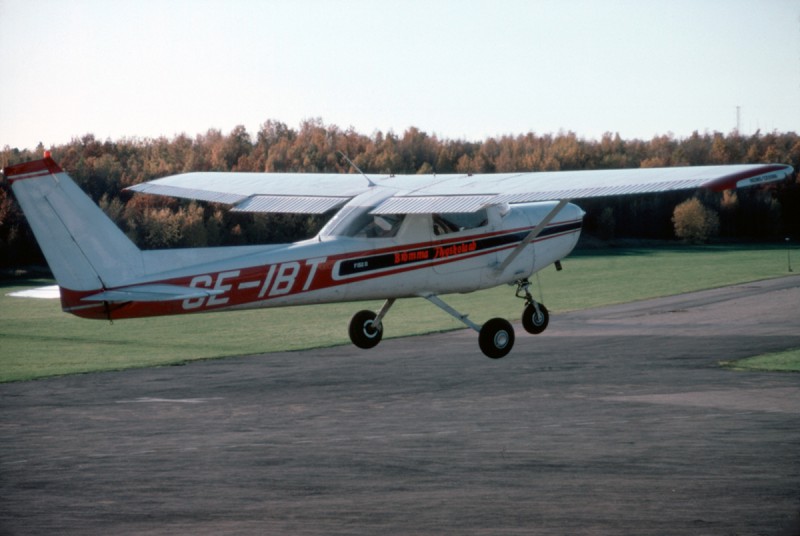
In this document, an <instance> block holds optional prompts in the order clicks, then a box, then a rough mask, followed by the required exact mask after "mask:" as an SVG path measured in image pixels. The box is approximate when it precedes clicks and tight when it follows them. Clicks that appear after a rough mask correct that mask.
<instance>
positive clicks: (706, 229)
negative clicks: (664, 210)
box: [672, 197, 719, 244]
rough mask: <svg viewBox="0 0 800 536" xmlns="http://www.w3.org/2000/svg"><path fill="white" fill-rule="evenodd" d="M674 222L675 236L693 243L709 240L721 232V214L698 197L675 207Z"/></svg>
mask: <svg viewBox="0 0 800 536" xmlns="http://www.w3.org/2000/svg"><path fill="white" fill-rule="evenodd" d="M672 223H673V224H674V225H675V236H677V237H678V238H681V239H683V240H686V241H688V242H691V243H693V244H700V243H703V242H707V241H708V239H709V238H711V237H713V236H716V235H717V233H718V232H719V216H718V215H717V213H716V212H714V211H713V210H711V209H709V208H708V207H706V206H704V205H703V204H702V203H701V202H700V200H699V199H697V198H696V197H693V198H691V199H687V200H686V201H684V202H683V203H681V204H679V205H678V206H676V207H675V212H674V213H673V216H672Z"/></svg>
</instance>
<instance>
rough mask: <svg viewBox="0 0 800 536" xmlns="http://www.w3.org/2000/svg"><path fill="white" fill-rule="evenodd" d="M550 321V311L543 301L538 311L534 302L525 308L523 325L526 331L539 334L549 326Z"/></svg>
mask: <svg viewBox="0 0 800 536" xmlns="http://www.w3.org/2000/svg"><path fill="white" fill-rule="evenodd" d="M549 322H550V313H549V312H548V311H547V307H545V306H544V305H542V304H541V303H540V304H539V311H538V312H537V311H536V306H534V305H533V304H532V303H531V304H529V305H528V306H527V307H525V310H524V311H523V312H522V327H524V328H525V331H527V332H528V333H533V334H534V335H538V334H539V333H541V332H543V331H544V330H545V328H547V324H548V323H549Z"/></svg>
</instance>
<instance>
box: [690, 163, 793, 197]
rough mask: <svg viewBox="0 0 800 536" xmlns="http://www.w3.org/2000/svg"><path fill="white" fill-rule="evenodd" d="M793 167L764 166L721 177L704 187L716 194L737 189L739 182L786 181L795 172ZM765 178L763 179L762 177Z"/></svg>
mask: <svg viewBox="0 0 800 536" xmlns="http://www.w3.org/2000/svg"><path fill="white" fill-rule="evenodd" d="M793 171H794V170H793V168H792V166H788V165H784V164H764V165H762V166H758V167H756V168H753V169H749V170H747V171H740V172H738V173H733V174H731V175H726V176H724V177H720V178H719V179H716V180H713V181H710V182H709V183H707V184H705V185H704V186H705V187H706V188H708V189H710V190H713V191H715V192H721V191H723V190H731V189H735V188H736V187H737V185H738V183H739V181H743V180H747V179H753V178H755V177H761V178H762V179H763V180H762V182H765V183H766V182H774V181H778V180H782V179H785V178H786V177H788V176H789V175H790V174H791V173H792V172H793ZM762 176H763V177H762Z"/></svg>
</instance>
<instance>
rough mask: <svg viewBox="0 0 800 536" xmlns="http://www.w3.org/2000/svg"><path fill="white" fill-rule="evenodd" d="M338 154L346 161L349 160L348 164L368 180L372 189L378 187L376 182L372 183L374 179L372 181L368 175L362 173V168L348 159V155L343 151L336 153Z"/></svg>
mask: <svg viewBox="0 0 800 536" xmlns="http://www.w3.org/2000/svg"><path fill="white" fill-rule="evenodd" d="M336 152H337V153H339V154H340V155H342V158H344V159H345V160H347V163H348V164H350V165H351V166H353V168H355V170H356V171H358V172H359V173H361V174H362V175H363V176H364V178H365V179H367V182H368V183H369V185H370V187H372V186H377V185H376V184H375V183H374V182H372V179H370V178H369V177H367V174H366V173H364V172H363V171H361V169H360V168H359V167H358V166H357V165H355V164H354V163H353V161H352V160H350V159H349V158H347V155H346V154H344V153H343V152H342V151H336Z"/></svg>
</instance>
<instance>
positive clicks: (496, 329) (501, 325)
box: [478, 318, 514, 359]
mask: <svg viewBox="0 0 800 536" xmlns="http://www.w3.org/2000/svg"><path fill="white" fill-rule="evenodd" d="M478 344H479V345H480V347H481V351H482V352H483V353H484V354H485V355H486V357H490V358H492V359H500V358H501V357H505V356H506V355H508V352H510V351H511V349H512V348H513V347H514V328H513V327H511V323H510V322H509V321H508V320H505V319H503V318H492V319H491V320H488V321H487V322H486V323H485V324H484V325H483V327H482V328H481V331H480V333H479V334H478Z"/></svg>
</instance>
